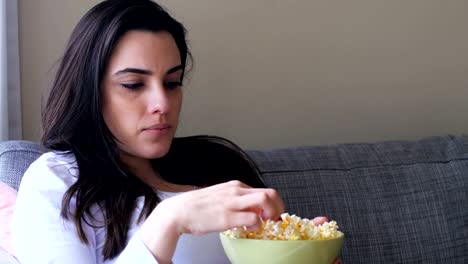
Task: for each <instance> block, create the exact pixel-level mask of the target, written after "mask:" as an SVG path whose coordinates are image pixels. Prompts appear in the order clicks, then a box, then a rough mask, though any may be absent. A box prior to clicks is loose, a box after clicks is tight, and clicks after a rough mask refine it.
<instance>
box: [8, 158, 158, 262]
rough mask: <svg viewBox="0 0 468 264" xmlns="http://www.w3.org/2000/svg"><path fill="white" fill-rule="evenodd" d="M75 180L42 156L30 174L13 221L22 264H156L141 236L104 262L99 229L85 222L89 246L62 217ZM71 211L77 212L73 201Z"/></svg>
mask: <svg viewBox="0 0 468 264" xmlns="http://www.w3.org/2000/svg"><path fill="white" fill-rule="evenodd" d="M45 155H46V154H45ZM74 180H76V177H74V176H73V175H71V174H70V168H69V167H67V166H65V165H59V166H51V164H49V163H48V162H46V160H45V159H43V158H42V157H41V158H39V159H38V160H37V161H35V162H34V163H33V164H32V165H31V166H30V168H29V169H28V170H27V171H26V173H25V175H24V177H23V179H22V181H21V185H20V188H19V191H18V196H17V200H16V208H15V212H14V220H13V244H14V247H15V250H16V253H17V258H18V260H19V261H20V262H21V263H22V264H33V263H34V264H41V263H51V264H55V263H57V264H62V263H68V264H101V263H114V264H125V263H143V264H156V263H157V261H156V259H155V258H154V257H153V255H152V254H151V252H150V251H149V250H148V249H147V248H146V246H145V245H144V244H143V242H142V241H141V240H140V239H139V236H138V233H136V234H135V235H134V236H133V237H132V238H131V239H130V241H129V243H128V244H127V246H126V248H125V249H124V250H123V251H122V253H121V254H120V255H119V256H118V257H116V258H115V259H113V260H111V261H109V262H108V261H106V262H103V257H102V255H100V253H98V252H97V250H96V232H95V229H94V228H93V227H91V226H89V225H87V224H84V223H83V230H84V233H85V234H86V237H87V239H88V244H85V243H83V242H81V240H80V238H79V236H78V233H77V231H76V228H75V225H74V223H73V222H72V221H71V220H70V219H69V220H66V219H64V218H63V217H62V216H61V215H60V211H61V204H62V198H63V195H64V193H65V192H66V190H67V189H68V188H69V186H70V185H71V184H72V183H73V181H74ZM70 208H71V210H72V212H73V211H74V208H75V202H74V200H73V199H72V201H71V203H70Z"/></svg>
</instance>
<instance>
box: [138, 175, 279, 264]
mask: <svg viewBox="0 0 468 264" xmlns="http://www.w3.org/2000/svg"><path fill="white" fill-rule="evenodd" d="M283 212H284V204H283V201H282V200H281V198H280V196H279V194H278V192H276V191H275V190H273V189H268V188H264V189H261V188H251V187H249V186H247V185H245V184H243V183H242V182H240V181H230V182H226V183H221V184H217V185H213V186H210V187H207V188H203V189H200V190H196V191H190V192H186V193H183V194H180V195H177V196H174V197H172V198H169V199H166V200H164V201H162V202H161V203H159V204H158V206H156V208H155V209H154V210H153V212H152V213H151V214H150V216H149V217H148V218H147V219H146V221H145V223H144V224H143V225H142V227H141V230H140V237H141V239H142V241H143V243H144V244H145V245H146V246H147V247H148V249H149V250H150V251H151V252H152V253H153V255H154V256H155V257H156V259H157V260H158V262H160V263H165V262H167V263H170V260H171V259H172V256H173V254H174V250H175V247H176V245H177V241H178V239H179V237H180V235H182V234H197V235H198V234H205V233H209V232H220V231H224V230H227V229H231V228H234V227H240V226H247V227H249V228H250V229H256V228H257V227H259V226H260V224H261V219H260V217H261V218H262V219H265V220H266V219H275V220H276V219H277V218H279V217H280V215H281V214H282V213H283Z"/></svg>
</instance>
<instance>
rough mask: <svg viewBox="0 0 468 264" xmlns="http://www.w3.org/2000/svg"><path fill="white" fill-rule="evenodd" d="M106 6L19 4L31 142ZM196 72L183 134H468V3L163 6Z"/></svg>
mask: <svg viewBox="0 0 468 264" xmlns="http://www.w3.org/2000/svg"><path fill="white" fill-rule="evenodd" d="M97 2H98V1H91V0H88V1H84V0H81V1H72V0H67V1H64V0H60V1H59V0H41V1H37V0H19V3H20V9H19V10H20V14H19V19H20V42H21V46H20V48H21V74H22V76H21V81H22V86H23V88H22V91H23V96H22V99H23V114H24V116H23V125H24V137H25V139H29V140H36V139H38V138H39V135H40V129H39V127H40V114H39V113H40V98H41V96H42V95H43V93H44V91H45V90H46V88H47V87H48V86H49V82H50V79H51V77H52V76H53V70H52V69H53V68H52V67H53V65H54V62H55V61H56V60H57V59H58V58H59V56H60V53H61V52H62V51H63V48H64V45H65V42H66V39H67V38H68V35H69V34H70V32H71V30H72V28H73V26H74V25H75V24H76V22H77V21H78V19H79V17H80V16H81V15H82V14H83V13H84V12H85V10H87V9H88V8H89V7H90V6H92V5H93V4H94V3H97ZM162 3H164V4H165V5H166V6H167V7H168V8H169V9H170V10H171V11H172V12H173V13H174V15H175V16H176V17H177V18H179V19H180V20H181V21H182V22H183V23H184V24H185V25H186V27H187V28H188V30H189V39H190V41H191V46H192V51H193V53H194V57H195V62H196V65H195V69H194V71H193V72H192V75H191V80H190V82H189V83H188V85H187V86H186V87H185V89H186V92H185V106H184V110H183V111H184V112H183V118H182V121H181V124H180V129H179V135H190V134H216V135H220V136H225V137H228V138H231V139H233V140H234V141H236V142H237V143H239V144H240V145H241V146H243V147H246V148H273V147H283V146H293V145H306V144H307V145H308V144H324V143H338V142H357V141H375V140H385V139H416V138H420V137H424V136H430V135H441V134H447V133H451V134H461V133H467V132H468V122H467V120H468V118H467V113H468V111H467V110H468V104H467V102H466V101H467V98H468V34H466V28H467V27H468V15H467V14H468V3H467V2H466V1H465V0H451V1H442V0H413V1H406V0H394V1H384V0H355V1H345V0H343V1H336V0H332V1H330V0H315V1H306V0H302V1H297V0H290V1H278V0H253V1H252V0H249V1H247V0H242V1H240V0H239V1H225V0H224V1H223V0H199V1H186V0H170V1H169V0H165V1H162Z"/></svg>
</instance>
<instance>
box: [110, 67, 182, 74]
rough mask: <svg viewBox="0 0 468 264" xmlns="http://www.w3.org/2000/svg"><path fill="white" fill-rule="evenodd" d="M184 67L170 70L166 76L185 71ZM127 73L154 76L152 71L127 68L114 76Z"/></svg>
mask: <svg viewBox="0 0 468 264" xmlns="http://www.w3.org/2000/svg"><path fill="white" fill-rule="evenodd" d="M183 69H184V67H183V65H182V64H180V65H177V66H175V67H172V68H170V69H169V70H168V71H167V72H166V74H171V73H174V72H176V71H179V70H183ZM125 73H136V74H143V75H151V74H153V72H152V71H150V70H146V69H139V68H125V69H122V70H120V71H117V72H116V73H114V75H122V74H125Z"/></svg>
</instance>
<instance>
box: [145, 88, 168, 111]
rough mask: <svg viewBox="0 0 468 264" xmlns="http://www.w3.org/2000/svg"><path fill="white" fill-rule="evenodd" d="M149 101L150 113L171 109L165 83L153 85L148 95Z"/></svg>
mask: <svg viewBox="0 0 468 264" xmlns="http://www.w3.org/2000/svg"><path fill="white" fill-rule="evenodd" d="M147 102H148V104H147V105H148V112H150V113H161V114H164V113H167V112H168V111H169V109H170V98H169V96H168V93H167V91H166V89H164V85H163V84H162V83H161V84H157V85H154V86H152V87H151V88H150V89H149V93H148V95H147Z"/></svg>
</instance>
